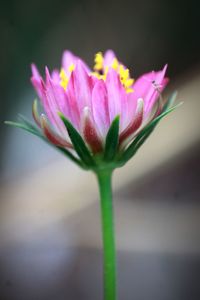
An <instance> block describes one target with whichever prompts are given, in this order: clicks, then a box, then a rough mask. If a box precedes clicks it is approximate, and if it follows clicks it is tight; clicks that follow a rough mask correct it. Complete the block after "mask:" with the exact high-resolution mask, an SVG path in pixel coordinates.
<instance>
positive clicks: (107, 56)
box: [103, 50, 116, 68]
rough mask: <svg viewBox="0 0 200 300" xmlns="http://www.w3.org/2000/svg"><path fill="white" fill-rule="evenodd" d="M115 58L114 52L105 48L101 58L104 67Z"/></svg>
mask: <svg viewBox="0 0 200 300" xmlns="http://www.w3.org/2000/svg"><path fill="white" fill-rule="evenodd" d="M115 58H116V55H115V53H114V52H113V51H112V50H107V51H106V52H105V54H104V60H103V65H104V68H106V67H111V66H112V64H113V61H114V59H115Z"/></svg>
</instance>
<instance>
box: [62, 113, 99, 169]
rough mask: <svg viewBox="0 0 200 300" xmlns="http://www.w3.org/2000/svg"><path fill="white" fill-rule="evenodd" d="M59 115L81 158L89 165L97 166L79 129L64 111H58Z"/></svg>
mask: <svg viewBox="0 0 200 300" xmlns="http://www.w3.org/2000/svg"><path fill="white" fill-rule="evenodd" d="M58 115H59V117H60V118H61V120H62V121H63V123H64V124H65V127H66V129H67V132H68V134H69V137H70V139H71V142H72V144H73V146H74V149H75V151H76V153H77V154H78V156H79V157H80V159H81V160H82V161H83V163H84V164H85V165H86V166H88V167H93V166H95V161H94V159H93V157H92V155H91V153H90V151H89V149H88V148H87V146H86V144H85V142H84V140H83V138H82V137H81V135H80V134H79V133H78V131H77V130H76V129H75V128H74V126H73V125H72V124H71V122H70V121H69V120H67V119H66V117H65V116H64V115H63V114H62V113H60V112H59V113H58Z"/></svg>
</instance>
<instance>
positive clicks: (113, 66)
mask: <svg viewBox="0 0 200 300" xmlns="http://www.w3.org/2000/svg"><path fill="white" fill-rule="evenodd" d="M118 66H119V63H118V60H117V58H116V57H115V58H114V59H113V62H112V68H113V69H114V70H115V71H117V69H118Z"/></svg>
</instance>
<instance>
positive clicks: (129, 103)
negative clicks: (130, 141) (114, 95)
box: [121, 92, 138, 130]
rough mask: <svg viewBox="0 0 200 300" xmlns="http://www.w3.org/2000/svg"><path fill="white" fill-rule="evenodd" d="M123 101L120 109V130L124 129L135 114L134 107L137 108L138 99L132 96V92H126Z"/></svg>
mask: <svg viewBox="0 0 200 300" xmlns="http://www.w3.org/2000/svg"><path fill="white" fill-rule="evenodd" d="M125 99H126V100H125V103H124V105H123V111H122V116H123V118H122V128H121V130H124V129H125V128H126V127H127V126H128V125H129V124H130V123H131V122H132V119H133V116H135V113H136V108H137V102H138V100H137V99H135V97H134V92H131V93H126V98H125Z"/></svg>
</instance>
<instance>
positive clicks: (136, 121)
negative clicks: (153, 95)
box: [119, 98, 144, 144]
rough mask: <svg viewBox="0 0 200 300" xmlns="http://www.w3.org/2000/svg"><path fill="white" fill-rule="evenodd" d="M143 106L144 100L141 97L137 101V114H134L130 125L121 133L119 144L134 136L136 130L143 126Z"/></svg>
mask: <svg viewBox="0 0 200 300" xmlns="http://www.w3.org/2000/svg"><path fill="white" fill-rule="evenodd" d="M143 107H144V102H143V100H142V99H141V98H140V99H138V101H137V109H136V113H135V116H133V120H132V122H131V123H130V124H129V126H128V127H127V128H126V129H125V130H124V131H123V132H122V133H121V134H120V137H119V144H122V143H123V142H124V140H126V139H127V138H129V137H130V136H132V135H133V134H134V133H135V132H136V130H138V128H139V127H140V126H141V124H142V120H143Z"/></svg>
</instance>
